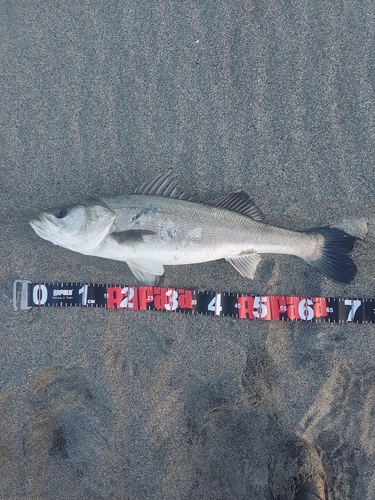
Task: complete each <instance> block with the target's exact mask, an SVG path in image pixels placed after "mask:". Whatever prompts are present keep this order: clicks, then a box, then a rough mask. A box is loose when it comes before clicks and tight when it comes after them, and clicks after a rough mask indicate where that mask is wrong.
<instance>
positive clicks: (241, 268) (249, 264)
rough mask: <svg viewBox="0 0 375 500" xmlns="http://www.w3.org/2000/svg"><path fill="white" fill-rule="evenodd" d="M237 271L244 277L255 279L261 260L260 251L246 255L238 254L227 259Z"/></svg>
mask: <svg viewBox="0 0 375 500" xmlns="http://www.w3.org/2000/svg"><path fill="white" fill-rule="evenodd" d="M226 260H227V261H228V262H229V264H231V265H232V266H233V267H234V269H235V270H236V271H238V272H239V273H240V274H241V276H243V277H244V278H250V279H251V280H252V279H254V276H255V271H256V269H257V266H258V264H259V262H260V260H261V256H260V255H259V253H256V252H253V253H248V254H245V255H236V256H235V257H231V258H230V259H226Z"/></svg>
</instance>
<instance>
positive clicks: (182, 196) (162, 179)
mask: <svg viewBox="0 0 375 500" xmlns="http://www.w3.org/2000/svg"><path fill="white" fill-rule="evenodd" d="M134 194H148V195H153V196H164V197H166V198H177V199H179V200H186V199H188V196H187V194H186V193H185V192H184V191H183V190H182V189H180V188H179V187H178V186H177V179H176V177H175V176H174V175H173V172H172V169H169V170H167V171H166V172H164V173H163V172H160V174H159V175H157V176H156V177H155V179H153V180H152V181H150V182H145V183H144V184H142V186H141V187H140V188H138V189H136V190H135V191H134Z"/></svg>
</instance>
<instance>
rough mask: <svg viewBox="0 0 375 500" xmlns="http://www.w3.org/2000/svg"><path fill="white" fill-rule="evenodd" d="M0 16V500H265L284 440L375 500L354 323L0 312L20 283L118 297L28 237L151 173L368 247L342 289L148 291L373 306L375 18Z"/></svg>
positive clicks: (223, 283)
mask: <svg viewBox="0 0 375 500" xmlns="http://www.w3.org/2000/svg"><path fill="white" fill-rule="evenodd" d="M0 9H1V16H0V23H1V25H0V36H1V38H0V40H1V46H0V47H1V48H0V67H1V71H0V99H1V101H0V120H1V128H0V130H1V141H0V162H1V163H0V191H1V202H0V211H1V218H0V221H1V222H0V224H1V229H2V233H1V234H2V238H1V241H0V255H1V259H0V325H1V326H0V331H1V339H2V342H1V347H2V348H1V351H0V383H1V385H0V498H4V499H9V500H11V499H15V500H22V499H29V498H30V499H40V498H43V499H44V498H46V499H49V498H51V499H52V498H53V499H55V498H59V499H80V500H82V499H94V498H98V499H99V498H100V499H107V498H108V499H109V498H111V499H129V500H139V499H167V500H175V499H203V498H204V499H215V500H218V499H223V500H224V499H225V500H228V499H236V500H240V499H252V500H256V499H260V500H264V499H272V498H275V497H276V494H277V492H276V490H277V487H278V485H279V484H281V485H282V484H283V478H282V477H281V476H282V474H281V473H280V470H281V469H283V467H281V468H280V466H279V465H278V464H280V463H281V464H283V463H284V462H283V461H284V460H285V455H284V451H283V449H284V448H283V446H284V443H285V442H288V440H290V439H294V437H296V436H298V437H300V438H302V439H305V440H306V441H307V442H308V443H310V444H311V445H312V446H313V447H314V448H315V450H316V451H317V454H318V457H319V460H320V461H321V464H322V466H323V468H324V471H325V475H326V478H327V483H328V490H329V495H330V496H329V498H330V499H340V500H344V499H353V500H357V499H359V498H361V499H374V498H375V474H374V466H373V462H374V452H375V451H374V450H375V433H374V430H373V429H374V425H375V421H374V414H375V383H374V382H375V361H374V360H375V340H374V336H375V329H374V327H373V326H372V325H357V324H344V325H342V324H340V325H338V324H335V325H334V324H305V323H303V324H302V323H298V324H297V323H281V322H264V323H263V322H262V323H260V322H255V321H246V320H236V319H231V318H212V317H204V316H185V315H182V314H181V315H178V314H176V315H166V314H162V313H157V312H131V311H106V310H99V309H88V310H81V309H78V308H77V309H68V310H63V309H57V308H56V309H33V310H31V311H28V312H24V311H17V312H14V311H13V309H12V306H11V300H12V283H13V281H14V280H15V279H20V278H25V279H29V280H34V281H38V280H40V281H42V282H43V281H57V282H63V281H83V282H97V283H123V284H136V282H135V279H134V278H133V276H132V275H131V273H130V271H129V269H128V267H127V266H126V265H125V264H123V263H120V262H115V261H110V260H104V259H99V258H93V257H87V256H83V255H80V254H76V253H73V252H70V251H68V250H65V249H63V248H59V247H56V246H53V245H52V244H50V243H48V242H46V241H43V240H41V239H40V238H38V237H37V235H36V234H35V233H34V232H33V230H32V229H31V227H30V226H29V225H28V220H29V219H30V218H31V217H32V216H33V215H34V214H35V213H37V212H38V211H39V210H41V209H43V208H47V207H50V206H53V205H58V204H68V203H74V202H77V201H79V200H82V199H84V198H87V197H89V196H94V197H95V196H97V195H107V196H111V195H117V194H122V193H132V192H133V191H134V190H135V189H136V188H137V187H139V186H140V185H141V184H142V183H143V182H144V181H145V180H147V179H151V178H152V177H154V176H155V175H156V174H157V173H159V172H160V171H162V170H165V169H168V168H170V167H172V168H173V170H174V172H175V173H176V174H177V175H178V177H179V179H180V185H181V186H182V187H183V188H184V189H186V190H187V191H188V192H189V193H190V194H191V196H192V197H193V199H194V200H197V201H207V200H211V199H214V198H217V197H219V196H221V195H223V194H225V193H227V192H230V191H233V190H234V189H237V188H239V187H241V188H243V189H245V190H246V191H247V192H248V193H249V195H250V197H251V198H252V199H253V200H254V202H255V203H256V204H257V205H258V206H259V207H260V208H261V209H262V211H263V213H264V214H265V219H266V221H268V222H270V223H273V224H275V225H279V226H281V227H286V228H290V229H296V230H303V229H310V228H313V227H320V226H323V225H327V224H332V225H336V226H340V227H345V228H346V229H347V230H351V231H352V232H354V233H355V232H358V230H359V229H358V228H362V227H363V226H367V228H368V233H367V236H366V238H365V239H364V240H363V241H360V242H359V243H358V244H357V246H356V249H355V251H354V254H353V255H354V260H355V262H356V264H357V266H358V274H357V277H356V279H355V281H354V282H353V283H351V284H350V285H340V284H338V283H334V282H332V281H330V280H328V279H327V278H325V277H324V276H322V275H321V274H320V273H319V272H318V271H316V270H315V269H313V268H311V267H310V266H308V265H307V264H306V263H304V262H303V261H301V260H299V259H297V258H293V257H286V256H285V257H284V256H279V257H273V256H269V257H268V256H265V257H264V258H263V259H262V262H261V264H260V266H259V268H258V271H257V274H256V277H255V279H254V280H253V281H250V280H247V279H245V278H242V277H241V276H240V275H239V274H237V273H236V271H235V270H234V269H233V268H232V267H231V266H230V265H229V264H228V263H226V262H224V261H218V262H213V263H206V264H199V265H191V266H181V267H168V268H167V269H166V273H165V276H164V277H163V278H162V280H161V283H162V284H163V285H164V286H171V287H184V288H193V289H201V290H216V291H235V292H246V293H259V294H274V295H278V294H288V295H299V294H301V295H305V296H328V297H330V296H331V297H340V296H342V297H373V295H374V281H375V259H374V252H373V248H374V240H375V232H374V222H375V221H374V208H375V196H374V166H373V162H374V160H373V159H374V157H375V140H374V139H375V105H374V97H375V96H374V75H375V5H372V4H371V2H370V3H363V2H359V1H354V2H350V3H346V4H336V3H330V2H317V3H316V2H311V3H306V2H301V1H295V2H288V3H285V2H284V3H281V2H280V3H278V2H268V3H267V6H264V5H262V4H261V2H225V1H218V2H192V1H186V2H169V3H165V2H158V3H155V4H154V3H152V2H144V1H124V2H121V3H119V2H112V1H104V2H92V3H79V4H77V2H64V3H58V2H49V3H48V5H47V4H46V5H43V4H37V3H33V2H30V3H21V2H7V1H2V2H1V3H0ZM287 470H289V469H288V468H287V467H285V471H287ZM272 475H273V476H272ZM287 479H288V478H285V481H287Z"/></svg>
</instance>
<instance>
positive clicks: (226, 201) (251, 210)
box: [210, 191, 264, 221]
mask: <svg viewBox="0 0 375 500" xmlns="http://www.w3.org/2000/svg"><path fill="white" fill-rule="evenodd" d="M210 205H217V206H219V207H223V208H228V209H229V210H233V211H234V212H239V213H240V214H242V215H246V216H247V217H250V218H251V219H254V220H258V221H261V220H263V218H264V217H263V214H262V212H261V211H260V210H259V208H258V207H257V206H256V205H255V204H254V202H253V201H251V200H250V198H249V196H248V195H247V194H246V193H245V192H244V191H237V192H235V193H228V194H226V195H224V196H221V197H220V198H218V199H217V200H213V201H211V202H210Z"/></svg>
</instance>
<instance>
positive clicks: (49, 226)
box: [29, 214, 59, 240]
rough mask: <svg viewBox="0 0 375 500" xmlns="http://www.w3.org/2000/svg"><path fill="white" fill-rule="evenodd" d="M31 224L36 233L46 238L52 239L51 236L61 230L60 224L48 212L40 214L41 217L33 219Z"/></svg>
mask: <svg viewBox="0 0 375 500" xmlns="http://www.w3.org/2000/svg"><path fill="white" fill-rule="evenodd" d="M29 224H30V226H31V227H32V228H33V229H34V231H35V232H36V234H37V235H38V236H40V237H41V238H43V239H44V240H50V239H51V236H53V235H56V234H57V232H58V231H59V227H58V225H57V224H56V223H55V222H53V220H52V219H50V217H48V215H46V214H40V215H39V219H32V220H30V221H29Z"/></svg>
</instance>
